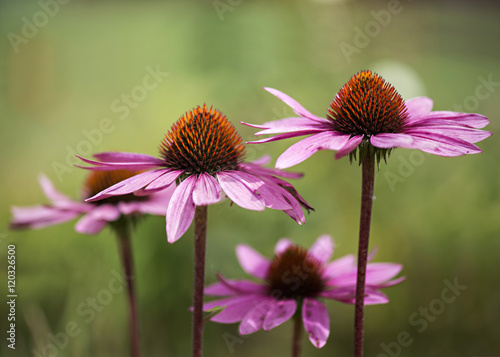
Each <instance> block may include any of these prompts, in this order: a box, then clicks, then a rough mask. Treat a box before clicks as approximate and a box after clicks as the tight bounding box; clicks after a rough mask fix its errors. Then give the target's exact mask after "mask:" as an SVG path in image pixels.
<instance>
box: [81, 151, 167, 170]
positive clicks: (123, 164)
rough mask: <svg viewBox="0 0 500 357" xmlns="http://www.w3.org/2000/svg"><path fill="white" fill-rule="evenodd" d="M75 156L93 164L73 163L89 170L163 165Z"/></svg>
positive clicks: (143, 167) (133, 168) (150, 167)
mask: <svg viewBox="0 0 500 357" xmlns="http://www.w3.org/2000/svg"><path fill="white" fill-rule="evenodd" d="M76 157H78V158H79V159H80V160H82V161H83V162H85V163H87V164H91V165H95V166H81V165H75V166H76V167H79V168H81V169H85V170H91V171H110V170H120V169H122V170H132V171H136V170H143V169H152V168H155V167H158V166H163V165H158V164H156V163H149V162H101V161H95V160H89V159H86V158H84V157H81V156H79V155H76Z"/></svg>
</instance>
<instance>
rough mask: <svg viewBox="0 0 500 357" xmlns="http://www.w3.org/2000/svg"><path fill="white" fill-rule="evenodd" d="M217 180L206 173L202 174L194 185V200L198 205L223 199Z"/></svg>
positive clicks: (209, 203) (205, 204)
mask: <svg viewBox="0 0 500 357" xmlns="http://www.w3.org/2000/svg"><path fill="white" fill-rule="evenodd" d="M221 192H222V190H221V188H220V185H219V183H218V182H217V180H216V179H215V178H214V177H213V176H211V175H209V174H206V173H203V174H201V175H200V176H199V177H198V180H197V181H196V184H195V185H194V191H193V201H194V204H195V205H197V206H208V205H211V204H213V203H217V202H219V201H220V200H221V199H223V196H222V195H221Z"/></svg>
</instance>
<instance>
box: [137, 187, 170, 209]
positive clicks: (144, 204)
mask: <svg viewBox="0 0 500 357" xmlns="http://www.w3.org/2000/svg"><path fill="white" fill-rule="evenodd" d="M175 188H176V187H175V185H171V186H169V187H167V188H165V189H163V190H162V191H161V192H157V193H153V194H150V195H149V197H148V199H147V201H141V202H139V205H140V211H141V212H143V213H146V214H152V215H155V216H166V214H167V208H168V203H169V202H170V199H171V198H172V195H173V193H174V191H175Z"/></svg>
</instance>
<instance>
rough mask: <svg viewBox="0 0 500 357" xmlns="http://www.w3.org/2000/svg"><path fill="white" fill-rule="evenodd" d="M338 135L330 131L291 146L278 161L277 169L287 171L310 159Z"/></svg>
mask: <svg viewBox="0 0 500 357" xmlns="http://www.w3.org/2000/svg"><path fill="white" fill-rule="evenodd" d="M335 137H336V134H335V133H333V132H331V131H328V132H322V133H318V134H314V135H311V136H309V137H307V138H305V139H302V140H300V141H299V142H297V143H295V144H293V145H292V146H290V147H289V148H288V149H286V151H285V152H284V153H283V154H281V155H280V157H279V158H278V160H277V161H276V168H278V169H286V168H289V167H291V166H294V165H297V164H299V163H301V162H302V161H304V160H306V159H308V158H309V157H311V156H312V155H313V154H315V153H316V152H317V151H318V150H323V149H324V145H325V144H327V143H329V142H331V141H332V140H333V139H335Z"/></svg>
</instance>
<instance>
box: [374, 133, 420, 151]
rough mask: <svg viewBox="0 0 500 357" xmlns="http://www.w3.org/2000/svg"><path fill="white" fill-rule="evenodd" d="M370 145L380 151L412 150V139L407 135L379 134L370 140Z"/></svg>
mask: <svg viewBox="0 0 500 357" xmlns="http://www.w3.org/2000/svg"><path fill="white" fill-rule="evenodd" d="M370 143H371V144H372V145H373V146H375V147H378V148H382V149H390V148H396V147H404V148H412V144H413V138H412V137H411V135H408V134H392V133H381V134H377V135H373V136H372V137H371V138H370Z"/></svg>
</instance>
